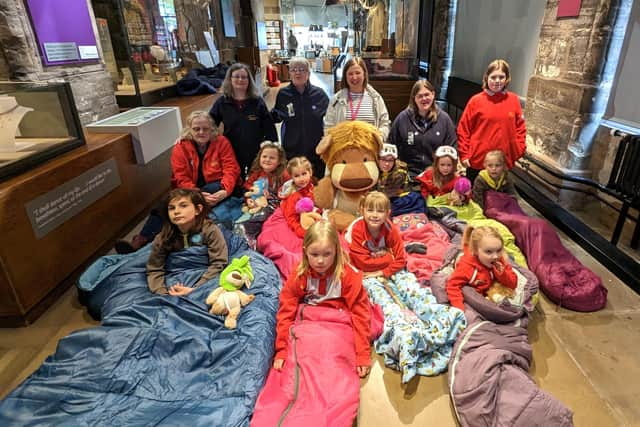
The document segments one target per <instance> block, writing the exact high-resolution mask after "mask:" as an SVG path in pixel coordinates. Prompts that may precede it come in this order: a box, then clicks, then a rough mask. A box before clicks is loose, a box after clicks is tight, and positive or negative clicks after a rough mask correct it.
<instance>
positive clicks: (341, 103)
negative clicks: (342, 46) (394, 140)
mask: <svg viewBox="0 0 640 427" xmlns="http://www.w3.org/2000/svg"><path fill="white" fill-rule="evenodd" d="M340 85H341V87H342V89H341V90H340V91H339V92H338V93H336V94H335V95H333V98H331V101H329V108H327V113H326V114H325V116H324V129H325V132H326V130H327V129H328V128H331V127H333V126H335V125H337V124H338V123H340V122H343V121H345V120H361V121H363V122H367V123H370V124H372V125H373V126H375V127H377V128H378V129H379V130H380V132H381V133H382V137H383V139H384V140H385V141H386V140H387V136H388V135H389V128H390V124H391V121H390V120H389V113H388V112H387V106H386V105H385V103H384V99H382V96H381V95H380V94H379V93H378V92H377V91H376V90H375V89H374V88H373V87H371V86H370V85H369V77H368V73H367V66H366V65H365V63H364V61H363V60H362V58H358V57H355V58H351V59H349V60H348V61H347V63H346V64H345V66H344V69H343V71H342V81H341V83H340Z"/></svg>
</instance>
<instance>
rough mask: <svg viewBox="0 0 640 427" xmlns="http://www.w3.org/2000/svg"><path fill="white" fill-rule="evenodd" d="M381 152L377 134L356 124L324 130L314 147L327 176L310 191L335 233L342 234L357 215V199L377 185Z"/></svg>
mask: <svg viewBox="0 0 640 427" xmlns="http://www.w3.org/2000/svg"><path fill="white" fill-rule="evenodd" d="M381 149H382V134H381V133H380V131H378V129H377V128H376V127H375V126H373V125H370V124H368V123H365V122H361V121H358V120H353V121H345V122H341V123H339V124H338V125H336V126H334V127H333V128H331V129H328V130H327V131H326V135H325V137H324V138H322V140H321V141H320V143H319V144H318V146H317V147H316V153H317V154H318V155H319V156H320V157H321V158H322V160H324V162H325V163H326V165H327V169H328V171H329V175H328V176H325V177H324V178H322V179H321V180H320V181H319V182H318V185H317V186H316V187H315V189H314V191H313V196H314V200H315V204H316V206H318V207H319V208H322V209H328V210H329V211H328V218H329V220H330V221H331V222H333V223H334V224H335V226H336V228H337V229H338V231H343V230H345V229H346V228H347V227H348V226H349V224H351V222H352V221H353V220H354V219H355V218H356V217H357V216H358V215H359V203H360V198H361V197H362V196H363V195H365V194H366V193H367V192H368V191H369V190H370V189H371V188H372V187H374V186H375V185H376V184H377V182H378V164H377V160H378V153H379V152H380V150H381Z"/></svg>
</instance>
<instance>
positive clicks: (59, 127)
mask: <svg viewBox="0 0 640 427" xmlns="http://www.w3.org/2000/svg"><path fill="white" fill-rule="evenodd" d="M84 144H85V139H84V134H83V132H82V125H81V124H80V119H79V117H78V111H77V110H76V106H75V103H74V101H73V94H72V92H71V87H70V86H69V83H42V82H0V180H3V179H5V178H7V177H9V176H13V175H17V174H19V173H22V172H25V171H28V170H29V169H31V168H33V167H34V166H36V165H38V164H40V163H42V162H44V161H46V160H49V159H51V158H53V157H56V156H58V155H60V154H62V153H65V152H67V151H69V150H72V149H74V148H76V147H79V146H81V145H84Z"/></svg>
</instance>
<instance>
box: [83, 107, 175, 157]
mask: <svg viewBox="0 0 640 427" xmlns="http://www.w3.org/2000/svg"><path fill="white" fill-rule="evenodd" d="M181 128H182V121H181V120H180V108H178V107H139V108H134V109H132V110H129V111H126V112H124V113H120V114H116V115H115V116H112V117H109V118H108V119H104V120H100V121H99V122H95V123H92V124H90V125H88V126H87V130H88V131H90V132H96V133H130V134H131V139H132V140H133V150H134V152H135V155H136V162H137V163H138V164H139V165H144V164H147V163H149V162H150V161H151V160H153V159H154V158H156V157H158V156H159V155H160V154H162V153H164V152H165V151H167V150H168V149H170V148H171V147H173V145H174V144H175V142H176V140H177V139H178V137H179V136H180V130H181Z"/></svg>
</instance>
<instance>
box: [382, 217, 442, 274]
mask: <svg viewBox="0 0 640 427" xmlns="http://www.w3.org/2000/svg"><path fill="white" fill-rule="evenodd" d="M393 223H394V224H396V225H397V226H398V229H399V230H400V236H401V237H402V241H403V242H404V243H405V249H406V251H407V270H408V271H410V272H411V273H413V274H415V276H416V278H417V279H418V280H419V281H420V282H421V283H424V282H428V281H429V278H430V277H431V274H432V273H433V272H434V271H435V270H437V269H438V268H440V266H442V259H443V257H444V254H445V252H446V250H447V248H448V247H449V244H450V243H449V235H448V234H447V232H446V231H445V230H443V228H442V227H441V226H440V225H438V224H436V223H432V222H430V221H429V220H428V218H427V216H426V215H424V214H407V215H400V216H396V217H394V218H393ZM423 248H424V252H423V251H422V249H423Z"/></svg>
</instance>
